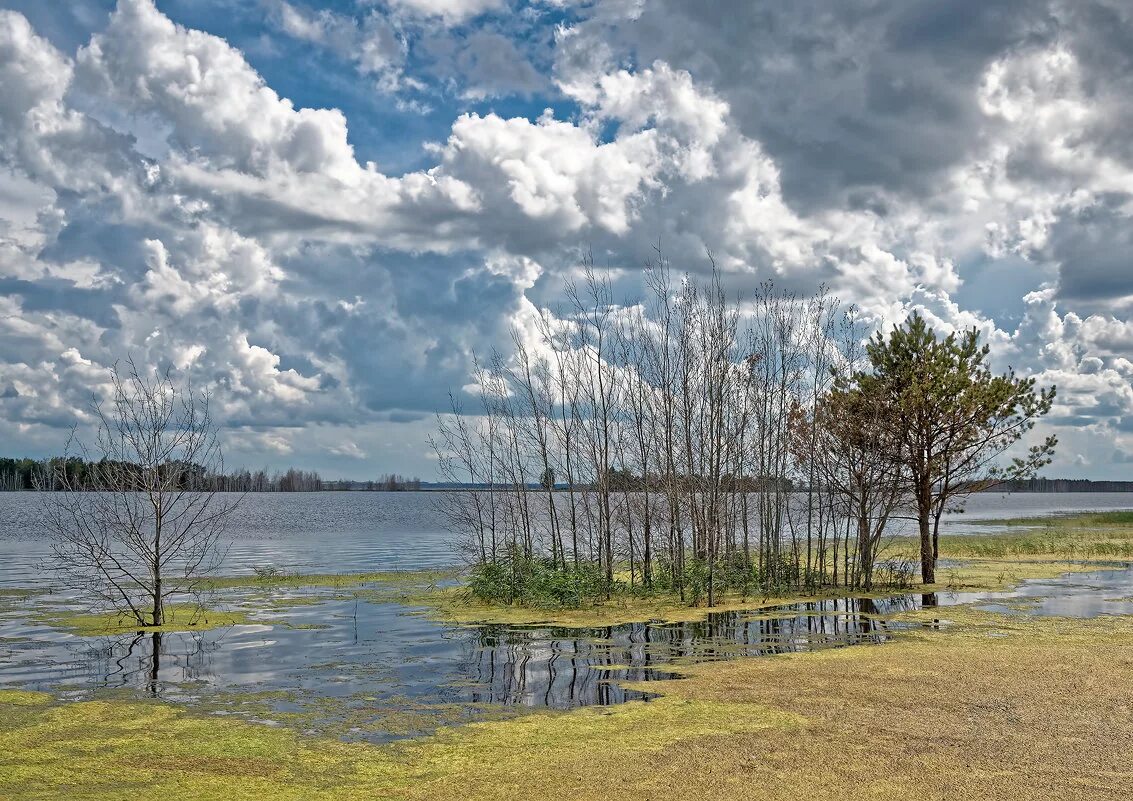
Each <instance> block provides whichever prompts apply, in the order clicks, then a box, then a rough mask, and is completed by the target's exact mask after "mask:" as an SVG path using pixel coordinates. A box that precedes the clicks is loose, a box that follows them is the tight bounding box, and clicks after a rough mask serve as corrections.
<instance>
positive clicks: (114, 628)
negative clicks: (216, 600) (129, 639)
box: [34, 604, 249, 637]
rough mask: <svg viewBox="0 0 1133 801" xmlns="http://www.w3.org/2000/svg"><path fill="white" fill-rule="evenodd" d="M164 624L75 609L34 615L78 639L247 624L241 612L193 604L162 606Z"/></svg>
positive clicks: (58, 608) (45, 610)
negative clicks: (159, 624) (77, 636)
mask: <svg viewBox="0 0 1133 801" xmlns="http://www.w3.org/2000/svg"><path fill="white" fill-rule="evenodd" d="M165 616H166V617H165V619H166V622H165V623H164V624H163V625H161V626H143V625H140V624H139V623H138V622H137V621H136V620H135V619H134V618H133V617H131V616H129V615H124V614H120V613H118V612H101V613H85V612H80V611H76V610H75V609H74V608H68V607H62V606H54V607H43V608H41V609H40V610H39V611H38V612H37V613H36V614H35V615H34V619H35V621H36V622H37V623H39V624H41V625H46V626H52V627H54V628H58V629H61V630H62V631H66V632H69V633H71V634H76V635H79V636H81V637H104V636H115V635H120V634H130V633H141V632H146V633H152V632H184V631H209V630H210V629H218V628H223V627H225V626H236V625H241V624H247V623H248V622H249V617H248V613H247V612H245V611H241V610H229V611H221V610H218V609H207V608H202V607H200V606H197V605H196V604H170V605H167V606H166V607H165Z"/></svg>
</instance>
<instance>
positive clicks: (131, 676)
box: [0, 492, 1133, 741]
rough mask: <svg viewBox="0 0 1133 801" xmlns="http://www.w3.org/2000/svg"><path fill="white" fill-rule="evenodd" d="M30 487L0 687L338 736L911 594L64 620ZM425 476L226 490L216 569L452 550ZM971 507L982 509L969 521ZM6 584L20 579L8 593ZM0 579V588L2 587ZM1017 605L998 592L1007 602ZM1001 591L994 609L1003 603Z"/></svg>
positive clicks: (563, 694)
mask: <svg viewBox="0 0 1133 801" xmlns="http://www.w3.org/2000/svg"><path fill="white" fill-rule="evenodd" d="M41 500H42V499H41V497H39V496H37V495H35V494H34V493H0V686H8V687H23V688H28V689H41V690H49V691H52V692H55V693H57V694H61V695H63V696H65V697H74V698H86V697H91V696H94V695H98V694H105V693H127V694H145V695H152V696H156V697H160V698H165V699H168V700H172V701H180V702H186V703H192V704H194V705H197V706H199V707H201V708H204V709H206V710H208V711H211V712H215V713H217V714H233V715H241V716H243V717H246V718H248V719H252V720H259V721H262V722H264V723H266V724H272V723H278V722H291V723H295V724H297V725H300V727H301V728H303V730H306V731H312V732H327V733H332V734H334V735H336V736H340V737H343V738H345V739H365V740H371V741H384V740H388V739H391V738H395V737H403V736H410V735H414V734H418V733H421V732H426V731H430V730H432V729H433V728H435V727H436V726H438V725H444V724H451V723H459V722H463V721H466V720H479V719H485V718H493V717H500V716H506V715H511V714H517V713H519V712H521V711H523V710H525V709H531V708H543V707H549V708H552V709H569V708H572V707H576V706H583V705H590V704H614V703H621V702H624V701H627V700H648V699H649V698H650V697H651V696H650V695H649V693H647V692H642V691H640V690H628V689H625V688H623V687H622V686H621V685H620V684H619V682H621V681H625V680H632V681H639V682H645V681H649V680H650V679H653V678H666V677H669V676H671V675H672V674H673V672H674V671H678V672H679V669H680V665H682V664H686V663H688V662H697V661H705V660H715V659H725V658H733V657H736V656H759V655H769V654H776V653H783V652H790V651H803V650H812V649H816V648H829V647H845V646H855V647H857V646H861V645H874V644H881V643H884V642H885V641H886V640H887V639H889V638H890V637H891V636H892V634H893V631H894V624H892V623H886V622H884V620H883V618H884V616H885V615H886V614H887V613H891V612H894V611H899V610H902V609H912V608H917V607H918V606H919V605H920V604H921V602H922V599H921V596H919V595H912V594H909V595H894V596H893V597H891V598H888V599H882V600H873V601H871V600H869V599H854V598H850V599H839V600H836V601H823V602H815V603H805V604H793V605H787V606H782V607H776V608H773V609H770V610H760V611H759V612H758V613H757V614H755V613H742V612H721V613H713V614H711V615H709V616H708V618H707V619H706V620H704V621H700V622H695V623H680V624H671V623H635V624H627V625H623V626H614V627H609V628H603V629H565V628H553V627H547V626H531V627H516V626H457V625H449V624H443V623H439V622H436V621H433V620H430V619H428V618H427V617H425V616H424V615H422V614H420V613H419V612H420V610H413V609H409V608H407V607H405V606H403V605H402V604H400V603H397V602H394V601H391V600H389V599H388V598H383V597H382V596H381V595H380V594H372V593H367V592H347V593H343V592H336V591H334V590H330V589H322V590H319V589H310V588H307V589H299V590H295V589H292V590H280V591H271V592H270V595H271V597H270V599H268V600H269V601H270V603H267V604H265V603H264V601H265V599H264V597H263V594H264V592H265V591H264V590H259V589H253V590H248V589H242V590H231V591H225V592H224V593H222V594H220V596H219V597H218V599H217V600H216V603H218V604H219V605H221V606H223V607H226V608H231V609H254V610H255V612H254V614H253V622H252V623H250V624H247V625H237V626H230V627H226V628H223V629H215V630H212V631H203V632H186V633H165V634H163V635H160V636H158V637H154V636H152V635H148V634H147V635H128V636H120V637H80V636H76V635H73V634H69V633H66V632H63V631H60V630H58V629H56V628H54V627H52V626H51V625H49V624H47V623H44V622H42V621H40V620H38V619H37V617H36V614H35V610H36V608H37V607H42V606H43V605H45V604H62V605H66V604H68V603H70V599H69V596H68V595H67V594H66V593H62V592H58V591H57V590H56V588H54V587H53V586H52V583H51V577H50V575H49V574H46V573H44V572H43V570H42V567H41V563H42V560H43V558H44V556H45V555H46V554H47V548H46V543H45V542H44V540H43V537H42V535H41V533H40V531H39V529H38V520H39V516H40V514H41V513H40V506H39V504H40V502H41ZM433 500H434V494H433V493H345V492H338V493H295V494H284V493H281V494H256V495H248V496H246V497H245V499H244V501H243V503H242V505H241V506H240V508H239V511H238V513H237V514H236V515H235V517H234V519H233V520H232V525H231V527H230V531H229V537H230V539H231V541H232V544H231V549H230V551H229V553H228V557H227V560H226V567H225V571H224V572H225V573H229V574H249V573H251V572H252V570H253V568H254V567H263V566H269V565H270V566H274V567H277V568H280V569H283V570H288V571H297V572H303V573H317V572H362V571H385V570H415V569H424V568H437V567H447V566H450V565H452V564H453V563H454V547H453V544H452V540H453V537H452V535H451V534H450V533H449V532H447V531H445V529H444V526H443V521H442V518H441V516H440V515H439V513H438V512H437V511H436V510H435V508H434V506H433ZM1130 508H1133V494H1122V493H1096V494H1095V493H1080V494H1074V493H1069V494H1057V495H1056V494H1016V495H1001V494H983V495H979V496H976V497H975V498H973V499H972V500H971V502H970V503H969V504H968V511H967V512H966V513H965V514H964V515H953V516H949V518H947V526H946V530H947V531H949V532H955V533H964V532H972V531H978V530H986V529H987V528H989V527H994V522H993V521H994V520H995V519H1004V518H1011V517H1023V516H1038V515H1048V514H1057V513H1065V512H1073V511H1093V510H1112V509H1130ZM989 521H991V522H989ZM14 588H26V589H32V590H36V591H38V592H39V593H40V594H39V595H37V596H34V597H32V598H21V597H20V596H18V595H16V594H13V593H12V592H11V590H12V589H14ZM5 589H7V590H8V594H7V595H3V594H2V593H3V591H4V590H5ZM1131 596H1133V571H1131V570H1129V569H1124V570H1115V571H1102V572H1098V573H1090V574H1077V575H1074V576H1072V577H1066V578H1063V579H1056V580H1052V581H1047V582H1028V583H1027V584H1025V585H1023V586H1022V587H1020V588H1018V589H1017V590H1016V591H1014V592H1012V593H999V594H990V593H985V594H953V595H950V596H941V597H939V598H937V599H936V602H937V603H939V604H941V605H947V604H950V603H962V602H970V601H981V602H984V603H985V604H988V605H989V608H1006V607H996V606H994V605H995V604H1002V603H1006V602H1009V601H1010V602H1012V603H1016V602H1018V601H1025V602H1028V604H1029V606H1028V608H1029V612H1030V613H1035V614H1060V615H1084V616H1085V615H1095V614H1100V613H1105V612H1122V613H1130V612H1133V604H1131V603H1129V602H1125V601H1115V600H1107V599H1120V598H1129V597H1131ZM1016 606H1017V604H1016ZM1016 606H1013V607H1012V608H1016Z"/></svg>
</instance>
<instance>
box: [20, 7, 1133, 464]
mask: <svg viewBox="0 0 1133 801" xmlns="http://www.w3.org/2000/svg"><path fill="white" fill-rule="evenodd" d="M1131 129H1133V4H1131V3H1129V2H1128V0H954V2H949V3H940V2H938V0H795V2H789V3H788V2H750V0H743V1H742V2H730V1H728V2H724V1H721V2H713V3H703V2H678V1H677V0H589V1H588V2H573V1H572V0H539V1H537V2H530V3H527V2H517V1H515V0H338V2H333V3H315V2H312V1H311V0H259V2H257V0H157V2H155V0H67V2H63V0H0V454H2V455H31V456H45V455H49V454H52V453H57V452H59V451H60V450H61V449H62V447H63V444H64V442H65V440H66V438H67V433H68V431H69V430H70V429H71V427H72V426H79V427H80V429H83V427H85V426H88V425H89V422H90V417H89V412H88V411H87V409H88V407H89V403H90V401H91V398H92V395H97V394H98V393H99V392H102V391H105V386H106V378H107V373H108V369H109V367H110V366H111V365H113V364H114V363H115V362H116V361H118V360H121V359H123V358H125V357H126V356H133V357H134V358H135V360H137V361H138V362H140V363H143V364H154V365H162V366H168V367H170V368H171V369H173V370H174V371H175V374H176V375H177V376H179V377H183V378H191V379H193V380H194V381H195V382H197V383H198V384H207V385H209V386H211V387H212V388H213V389H214V393H215V395H214V397H215V401H214V404H215V407H214V408H215V412H216V414H217V417H218V419H219V420H220V421H221V422H222V423H223V425H224V443H225V454H226V462H227V464H228V466H229V467H233V466H245V467H249V468H253V469H254V468H257V467H268V468H269V469H270V468H278V467H282V466H286V465H289V464H294V465H296V466H301V467H304V468H307V469H316V470H319V471H320V472H321V473H322V474H323V475H324V477H346V478H358V479H365V478H369V477H373V476H376V475H378V474H381V473H385V472H390V471H396V472H400V473H405V474H415V475H419V476H421V477H423V478H426V479H431V478H435V477H436V469H435V461H434V460H433V458H432V456H431V451H430V448H429V446H428V436H429V434H430V433H431V431H432V429H433V426H434V420H435V418H434V415H435V413H436V412H437V411H439V410H443V409H445V408H446V407H447V405H448V393H449V392H450V391H451V392H454V393H456V395H457V397H458V398H459V397H460V396H461V394H462V392H463V390H462V388H463V387H466V386H468V385H469V382H470V373H471V369H472V359H473V355H474V354H476V353H481V354H482V353H487V352H488V351H490V350H491V349H492V348H493V347H499V348H505V349H506V347H507V345H508V343H509V342H510V333H509V332H510V331H511V329H512V328H513V327H518V328H519V330H521V331H530V329H531V328H532V321H533V319H534V318H535V317H536V315H537V314H538V313H539V310H540V309H544V308H545V309H549V310H551V311H552V312H553V311H554V310H556V309H558V308H560V307H561V306H562V304H563V302H564V291H565V287H566V285H567V284H568V282H569V281H570V280H572V278H577V277H578V275H579V271H580V265H581V261H582V256H583V254H584V253H585V252H586V251H588V250H590V251H592V252H593V253H594V257H595V260H596V261H597V262H598V263H599V264H600V265H603V266H608V267H609V268H610V270H611V271H612V274H613V275H615V276H616V285H617V287H618V289H619V292H623V293H624V294H625V297H626V298H627V300H631V299H632V297H633V295H634V293H635V292H636V291H637V289H636V288H635V287H639V286H640V269H641V266H642V265H643V264H644V263H645V262H646V261H647V260H648V259H650V258H651V257H652V256H653V254H654V246H655V245H657V244H658V243H661V245H662V248H663V250H664V253H665V255H666V257H667V258H668V259H669V260H670V262H671V264H672V265H673V267H674V269H676V270H679V271H688V272H689V273H691V274H694V275H702V274H705V273H706V272H707V271H708V270H709V269H710V266H709V262H708V259H707V257H706V255H705V254H706V250H711V252H712V254H713V256H714V258H715V261H716V264H717V266H718V267H719V268H720V269H721V270H722V272H723V275H724V281H725V283H726V284H727V286H728V287H729V289H730V290H731V291H734V292H736V293H740V294H742V293H743V292H744V291H745V290H746V291H750V289H751V288H752V287H754V286H755V285H757V284H758V283H759V282H760V281H763V280H766V279H772V280H774V281H775V282H776V284H778V285H779V286H782V287H784V288H787V289H791V290H796V291H799V292H802V293H809V292H813V291H814V290H815V289H816V288H817V287H818V285H819V284H825V285H827V286H828V287H830V289H831V290H832V291H833V292H834V293H835V294H836V295H838V296H839V297H840V298H842V299H844V300H845V301H847V302H850V303H855V304H857V305H858V306H859V307H860V308H861V309H862V310H863V312H864V313H865V314H866V315H868V316H869V317H870V319H872V320H874V321H876V322H877V323H878V324H879V325H884V324H892V323H895V322H899V321H900V320H902V319H904V317H905V316H906V315H907V314H908V313H910V312H911V311H913V310H920V311H921V312H922V313H923V314H924V315H925V316H927V317H928V319H929V320H930V321H931V322H932V323H933V325H934V326H935V327H937V328H938V329H939V330H941V331H948V330H954V329H957V328H970V327H973V326H974V327H976V328H978V329H979V330H980V332H981V334H982V336H983V337H984V339H985V341H987V342H988V343H989V344H990V345H991V347H992V352H993V354H994V358H995V363H996V365H997V367H999V368H1000V369H1006V368H1007V367H1008V366H1010V367H1013V368H1014V369H1016V370H1017V371H1018V372H1020V373H1022V374H1026V375H1033V376H1035V377H1036V379H1037V380H1038V381H1039V382H1040V383H1042V384H1056V385H1057V387H1058V400H1057V403H1056V405H1055V408H1054V409H1053V410H1052V412H1051V414H1050V415H1049V417H1048V419H1047V420H1046V421H1044V423H1043V424H1042V425H1041V426H1040V427H1039V429H1037V430H1036V432H1035V434H1036V435H1041V434H1044V433H1057V434H1058V436H1059V438H1060V441H1061V444H1060V448H1059V454H1058V457H1057V459H1056V461H1055V463H1054V464H1053V465H1052V466H1051V467H1049V468H1048V469H1047V470H1046V471H1045V474H1046V475H1049V476H1068V477H1089V478H1097V479H1104V478H1111V479H1133V387H1131V380H1133V137H1131V136H1130V135H1129V131H1130V130H1131Z"/></svg>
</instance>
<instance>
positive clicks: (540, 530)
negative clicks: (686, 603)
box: [434, 261, 892, 604]
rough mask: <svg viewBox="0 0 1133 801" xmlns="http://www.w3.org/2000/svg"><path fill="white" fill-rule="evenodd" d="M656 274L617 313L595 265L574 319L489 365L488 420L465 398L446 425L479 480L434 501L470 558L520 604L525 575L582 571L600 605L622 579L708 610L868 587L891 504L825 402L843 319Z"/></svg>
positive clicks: (454, 448) (520, 339)
mask: <svg viewBox="0 0 1133 801" xmlns="http://www.w3.org/2000/svg"><path fill="white" fill-rule="evenodd" d="M645 276H646V286H647V287H648V290H649V292H648V300H647V301H645V302H643V303H638V304H634V305H626V304H617V303H615V302H614V298H613V296H612V289H611V285H610V283H609V281H608V279H606V278H604V277H600V276H599V275H597V274H596V273H595V272H594V271H593V270H591V271H588V273H587V276H586V281H585V285H584V286H583V287H580V288H574V289H572V291H571V293H570V300H571V305H570V309H569V312H568V313H567V314H564V315H562V316H561V317H560V318H556V317H553V316H552V315H550V314H547V313H545V314H543V315H542V316H541V317H540V319H539V322H538V325H537V327H536V330H535V332H534V336H531V335H529V334H527V333H524V332H520V331H518V330H517V331H516V332H515V334H514V336H513V340H514V342H513V344H514V349H513V352H512V353H510V354H508V355H507V356H505V355H503V354H499V353H496V354H493V355H492V356H491V358H490V359H489V360H488V361H487V362H486V363H484V364H481V365H480V366H479V369H478V371H477V384H478V386H479V393H480V397H479V401H480V402H479V408H478V410H477V411H478V412H479V415H478V416H477V417H472V416H469V415H467V414H464V412H465V410H464V409H463V408H461V406H460V404H459V403H457V402H456V401H455V400H454V402H453V408H452V412H453V414H452V415H447V416H443V417H441V418H439V422H438V435H437V437H436V440H435V442H434V446H435V449H436V451H437V455H438V458H439V463H440V467H441V471H442V473H443V474H444V475H445V477H446V479H448V480H450V481H459V482H466V483H469V484H476V485H480V486H479V488H478V489H475V490H469V491H465V492H458V493H452V494H448V495H446V496H444V497H443V499H441V503H442V505H443V507H444V510H445V512H446V513H447V515H448V518H449V521H450V523H451V525H452V526H453V528H454V529H455V530H457V531H459V532H460V533H461V535H462V539H463V542H464V544H465V545H466V546H467V549H468V554H469V557H470V560H471V562H472V563H473V564H474V565H476V566H496V568H497V577H498V581H499V582H502V583H503V584H504V585H505V586H507V589H508V590H509V591H505V592H504V593H503V594H504V595H505V596H512V597H519V596H521V595H522V594H523V592H522V590H523V587H522V586H519V587H516V586H514V585H522V584H523V582H524V581H525V579H526V577H525V575H524V570H525V569H527V568H529V567H530V566H531V565H533V564H536V565H538V564H542V565H543V566H544V567H547V568H550V569H552V570H558V571H560V572H562V571H566V572H572V571H573V572H583V568H584V567H588V568H590V569H591V570H592V571H593V572H595V573H597V581H596V582H592V584H591V589H593V588H594V587H593V584H595V583H596V584H597V585H598V591H599V592H600V593H604V594H608V593H609V592H610V591H611V590H612V589H613V588H614V587H615V586H616V585H617V584H618V583H619V582H621V583H624V584H627V585H628V586H630V587H641V588H643V589H652V588H654V587H660V588H664V589H671V590H673V591H675V592H677V593H679V594H680V595H681V596H682V597H686V596H687V595H689V594H691V595H692V596H693V597H699V596H700V595H701V594H703V595H704V596H706V598H707V600H708V602H709V604H711V603H713V602H714V601H715V599H716V596H717V594H718V593H719V592H720V591H721V590H725V589H743V590H745V591H746V590H749V589H755V588H757V587H761V588H764V589H767V588H772V587H814V586H818V585H822V584H829V583H833V584H836V585H840V584H848V585H853V586H859V585H860V586H869V585H870V584H871V582H872V579H873V574H874V570H875V565H876V557H877V547H876V535H875V534H872V533H871V534H870V536H869V537H866V538H865V539H866V540H868V543H866V542H865V540H863V538H862V535H861V533H860V529H861V528H862V526H864V527H865V528H866V529H868V531H870V532H877V531H880V530H881V529H883V528H884V525H883V519H884V518H885V517H886V516H887V515H888V514H890V513H891V511H892V508H891V506H890V505H889V503H888V502H887V500H886V496H885V494H884V493H883V492H880V491H879V492H878V494H876V495H875V494H873V490H872V489H871V491H870V494H869V495H867V496H864V497H863V496H862V494H861V493H860V491H859V485H860V482H861V479H863V478H867V476H865V475H864V473H862V471H861V468H860V466H859V465H858V464H857V463H855V462H854V461H853V460H854V458H855V456H857V455H858V454H854V453H851V452H850V451H851V450H852V446H850V445H848V444H845V443H844V441H843V439H842V437H841V436H840V434H841V433H842V431H841V429H838V428H831V427H829V426H828V425H826V419H827V418H829V417H831V416H834V415H835V414H838V413H837V412H835V411H834V409H833V408H829V409H827V407H825V406H822V405H821V404H819V399H821V398H824V397H825V396H827V395H828V394H829V393H830V392H831V390H832V389H833V388H834V385H835V382H836V380H837V377H838V376H839V375H843V374H846V373H847V371H848V370H850V369H852V368H853V367H854V360H855V358H856V355H857V354H856V350H859V351H860V350H861V344H860V343H861V340H862V335H861V333H860V331H858V330H857V327H856V326H855V324H854V321H853V316H852V314H851V313H850V312H849V311H848V310H846V309H843V308H842V306H841V305H840V304H839V303H838V302H837V301H836V300H835V299H833V298H831V297H829V296H828V295H827V294H825V293H818V294H816V295H814V296H813V297H805V298H801V297H797V296H794V295H791V294H789V293H785V292H781V291H779V290H777V289H776V288H775V287H774V286H772V285H771V284H765V285H763V286H761V287H760V288H759V290H758V291H757V292H756V293H755V294H754V296H753V297H751V298H749V299H748V300H747V301H745V302H744V303H743V304H742V306H741V304H739V303H737V302H733V301H731V300H729V298H728V297H727V295H726V293H725V291H724V289H723V287H722V286H721V283H720V280H719V276H718V275H716V274H714V275H713V277H712V278H711V279H710V280H708V281H707V282H704V283H697V282H696V281H693V280H691V279H688V278H684V279H681V280H678V281H675V280H674V277H673V275H672V273H671V271H670V269H669V267H668V266H667V265H666V264H665V262H664V261H659V262H658V263H657V264H655V265H653V266H651V267H650V268H649V269H648V270H647V271H646V274H645ZM820 406H821V408H822V409H823V411H822V412H821V413H819V414H816V413H815V410H816V409H817V408H820ZM867 411H868V410H857V409H852V410H851V409H844V410H842V412H843V413H854V414H858V413H866V412H867ZM832 437H833V438H836V439H838V443H839V446H840V448H839V449H835V450H833V451H832V449H831V448H830V445H829V440H830V439H831V438H832ZM857 444H858V445H860V449H861V450H867V449H876V448H881V447H885V446H886V445H887V443H884V442H860V443H857ZM827 457H829V458H827ZM855 470H857V471H858V473H857V474H855V473H854V471H855ZM868 478H870V480H872V479H873V476H868ZM796 488H797V489H798V491H794V490H795V489H796ZM854 515H856V516H857V520H856V521H851V520H850V518H851V517H852V516H854ZM861 521H864V522H861ZM501 566H503V568H502V569H501ZM575 578H576V579H577V576H576V577H575ZM509 582H510V585H511V586H509Z"/></svg>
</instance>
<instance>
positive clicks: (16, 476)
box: [0, 457, 422, 492]
mask: <svg viewBox="0 0 1133 801" xmlns="http://www.w3.org/2000/svg"><path fill="white" fill-rule="evenodd" d="M62 469H65V470H66V472H67V474H68V475H69V476H71V477H72V478H74V479H76V480H77V481H78V482H79V483H80V484H82V483H83V482H84V478H85V476H86V475H88V474H91V473H93V471H92V470H91V463H90V462H86V461H84V460H83V459H79V458H75V457H72V458H69V459H67V460H66V462H65V463H64V462H63V461H62V460H61V459H26V458H25V459H10V458H0V492H18V491H21V490H35V489H57V487H55V486H52V484H53V483H54V482H53V479H52V477H53V476H55V475H58V473H59V472H60V470H62ZM185 475H186V476H190V477H191V480H192V482H193V483H194V484H195V485H197V486H198V487H200V488H201V489H208V490H213V491H219V492H322V491H331V490H333V491H344V492H345V491H353V492H403V491H408V490H419V489H421V486H422V482H421V479H419V478H409V477H407V476H401V475H398V474H396V473H387V474H386V475H383V476H381V477H379V478H377V479H375V480H372V481H341V480H339V481H327V480H324V479H323V478H322V476H320V475H319V474H318V473H317V472H315V471H314V470H297V469H296V468H294V467H290V468H288V469H287V470H282V471H275V472H272V473H269V472H268V471H267V470H256V471H254V472H253V471H251V470H237V471H234V472H232V473H225V474H223V475H211V474H206V473H204V471H201V470H195V471H194V470H188V471H185ZM91 489H97V487H94V486H91Z"/></svg>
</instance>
